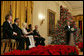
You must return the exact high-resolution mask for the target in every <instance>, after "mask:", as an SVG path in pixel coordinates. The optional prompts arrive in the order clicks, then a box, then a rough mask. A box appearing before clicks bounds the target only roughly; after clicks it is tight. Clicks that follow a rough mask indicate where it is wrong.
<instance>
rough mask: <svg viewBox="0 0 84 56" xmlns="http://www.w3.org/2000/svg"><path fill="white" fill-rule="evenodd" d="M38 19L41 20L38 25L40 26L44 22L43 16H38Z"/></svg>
mask: <svg viewBox="0 0 84 56" xmlns="http://www.w3.org/2000/svg"><path fill="white" fill-rule="evenodd" d="M39 19H40V20H41V22H40V25H42V24H43V22H44V21H45V19H44V16H43V15H42V14H39Z"/></svg>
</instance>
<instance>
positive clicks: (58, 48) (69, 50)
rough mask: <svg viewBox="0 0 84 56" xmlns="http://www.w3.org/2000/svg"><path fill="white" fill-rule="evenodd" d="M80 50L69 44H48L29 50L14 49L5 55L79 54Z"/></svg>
mask: <svg viewBox="0 0 84 56" xmlns="http://www.w3.org/2000/svg"><path fill="white" fill-rule="evenodd" d="M78 54H79V53H78V50H77V48H76V47H75V46H67V45H48V46H41V45H38V46H37V47H33V48H30V49H29V50H23V51H21V50H13V51H11V52H8V53H4V55H78Z"/></svg>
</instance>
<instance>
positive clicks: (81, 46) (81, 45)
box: [77, 42, 83, 51]
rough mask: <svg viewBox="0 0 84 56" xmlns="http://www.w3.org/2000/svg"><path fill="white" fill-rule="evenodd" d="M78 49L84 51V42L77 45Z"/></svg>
mask: <svg viewBox="0 0 84 56" xmlns="http://www.w3.org/2000/svg"><path fill="white" fill-rule="evenodd" d="M77 45H78V48H79V49H80V50H81V51H83V42H80V43H77Z"/></svg>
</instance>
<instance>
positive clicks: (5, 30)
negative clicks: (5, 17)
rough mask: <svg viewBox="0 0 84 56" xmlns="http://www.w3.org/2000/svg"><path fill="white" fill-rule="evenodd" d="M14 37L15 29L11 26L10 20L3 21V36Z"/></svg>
mask: <svg viewBox="0 0 84 56" xmlns="http://www.w3.org/2000/svg"><path fill="white" fill-rule="evenodd" d="M12 37H13V29H12V28H11V26H10V24H9V23H8V21H5V22H4V23H3V38H12Z"/></svg>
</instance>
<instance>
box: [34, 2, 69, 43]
mask: <svg viewBox="0 0 84 56" xmlns="http://www.w3.org/2000/svg"><path fill="white" fill-rule="evenodd" d="M33 3H34V4H33V26H35V25H38V27H39V29H38V30H39V32H40V34H41V35H42V36H43V37H44V38H45V39H46V41H45V43H46V45H47V44H48V36H47V35H48V34H47V32H48V29H47V19H48V18H47V10H48V9H51V10H53V11H54V12H56V22H57V20H59V19H60V5H63V6H65V7H67V8H70V7H69V6H67V5H66V4H65V3H63V2H61V1H60V2H59V1H33ZM39 14H43V16H44V17H45V18H44V19H45V21H44V23H43V24H42V25H41V26H40V22H41V20H40V19H39V18H38V15H39ZM33 28H34V27H33Z"/></svg>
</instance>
